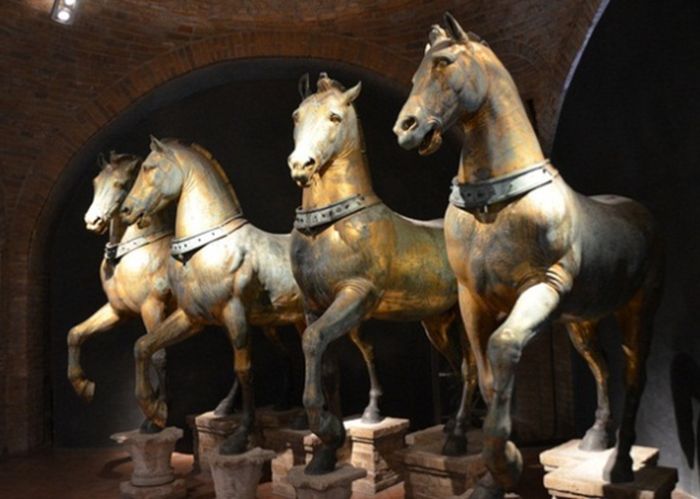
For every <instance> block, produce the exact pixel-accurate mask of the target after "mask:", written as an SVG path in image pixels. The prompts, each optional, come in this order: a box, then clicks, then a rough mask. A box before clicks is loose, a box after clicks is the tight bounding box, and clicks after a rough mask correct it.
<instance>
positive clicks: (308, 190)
mask: <svg viewBox="0 0 700 499" xmlns="http://www.w3.org/2000/svg"><path fill="white" fill-rule="evenodd" d="M302 81H303V80H302ZM306 81H308V80H306ZM359 93H360V84H359V83H358V84H357V85H356V86H355V87H353V88H351V89H349V90H345V89H343V88H342V86H341V85H340V84H338V83H337V82H335V81H333V80H331V79H330V78H328V77H327V76H326V75H325V74H322V75H321V78H320V79H319V81H318V91H317V93H316V94H313V95H309V92H308V83H306V84H302V98H303V101H302V103H301V104H300V106H299V108H298V109H297V110H296V111H294V114H293V119H294V123H295V127H294V142H295V149H294V151H293V152H292V154H291V155H290V156H289V160H288V162H289V167H290V170H291V176H292V178H293V179H294V181H295V182H296V183H297V184H298V185H299V186H300V187H302V188H303V195H302V206H301V209H299V210H297V217H296V223H295V230H294V231H293V232H292V268H293V271H294V276H295V278H296V280H297V282H298V283H299V286H300V287H301V289H302V291H303V294H304V310H305V312H306V315H307V322H308V324H309V325H308V327H307V328H306V331H305V332H304V336H303V349H304V356H305V360H306V383H305V389H304V406H305V407H306V409H307V413H308V416H309V423H310V426H311V429H312V431H313V432H314V433H316V434H317V435H318V436H319V437H320V438H321V440H322V442H323V444H322V445H321V446H320V447H319V449H317V451H316V453H315V455H314V458H313V460H312V461H311V462H310V463H309V464H308V465H307V468H306V471H307V473H313V474H320V473H327V472H330V471H332V470H333V469H334V467H335V462H336V456H335V451H336V449H338V448H339V447H340V446H341V445H342V443H343V441H344V429H343V425H342V422H341V420H340V419H339V418H338V417H337V416H336V415H334V414H331V413H330V412H329V411H328V410H327V408H326V407H325V406H324V403H325V401H324V396H323V393H322V391H321V360H322V357H323V355H324V352H325V351H326V349H327V348H328V346H329V344H330V343H331V342H332V341H333V340H335V339H337V338H339V337H341V336H343V335H344V334H348V333H350V335H351V338H352V339H353V340H354V341H355V342H356V343H358V346H359V347H360V349H361V350H362V352H363V354H364V355H365V357H366V358H367V357H369V358H371V357H372V355H373V354H372V350H371V348H370V346H369V345H366V344H362V343H361V342H359V341H358V340H359V336H358V334H357V328H358V327H359V326H360V324H361V323H362V321H363V320H365V319H367V318H370V317H373V318H377V319H385V320H394V321H421V322H422V324H423V326H424V328H425V330H426V332H427V334H428V337H429V338H430V340H431V341H432V343H433V344H434V345H435V346H436V347H437V348H438V350H440V351H441V352H442V353H443V354H445V355H446V356H447V357H448V359H449V360H450V361H451V362H452V364H453V365H455V366H457V367H458V368H459V365H460V362H461V358H462V357H463V358H464V359H465V362H463V363H462V370H463V375H464V389H463V397H462V403H461V406H460V409H459V412H458V415H457V423H456V424H455V428H454V430H453V431H452V432H451V433H450V434H449V435H448V440H447V442H446V444H445V447H444V451H445V452H447V453H450V454H457V453H460V452H464V451H465V450H466V439H465V430H466V418H467V410H468V406H469V402H470V397H471V394H472V393H473V391H474V388H475V387H476V376H475V369H474V366H473V362H470V361H471V359H472V357H471V355H470V351H469V349H468V347H467V342H466V341H463V338H464V337H465V336H464V334H463V331H462V329H461V324H460V323H459V322H460V321H459V320H458V315H459V314H458V311H457V309H456V307H457V282H456V279H455V277H454V274H453V272H452V270H451V269H450V266H449V263H448V261H447V254H446V251H445V243H444V236H443V229H442V220H434V221H430V222H418V221H414V220H410V219H407V218H405V217H402V216H401V215H398V214H396V213H394V212H393V211H391V210H390V209H389V208H388V207H387V206H386V205H384V204H383V203H382V202H381V200H380V199H379V198H378V197H377V196H376V194H375V193H374V191H373V189H372V184H371V179H370V174H369V168H368V165H367V159H366V157H365V153H364V144H363V139H362V132H361V129H360V123H359V121H358V118H357V115H356V114H355V109H354V107H353V105H352V103H353V101H354V100H355V99H356V98H357V96H358V95H359ZM452 326H455V327H454V328H452ZM451 328H452V331H451V332H452V334H454V335H457V338H456V341H451V338H450V330H451ZM460 340H462V341H460ZM467 364H469V366H467ZM468 367H471V369H469V368H468ZM370 373H371V378H370V381H371V384H372V390H371V393H372V398H371V400H370V406H369V407H368V408H367V410H366V411H365V416H366V417H369V418H371V419H373V418H376V417H377V416H378V413H377V412H376V411H377V398H378V396H379V395H380V393H381V389H380V388H379V384H378V380H377V378H376V373H374V371H373V370H372V371H370Z"/></svg>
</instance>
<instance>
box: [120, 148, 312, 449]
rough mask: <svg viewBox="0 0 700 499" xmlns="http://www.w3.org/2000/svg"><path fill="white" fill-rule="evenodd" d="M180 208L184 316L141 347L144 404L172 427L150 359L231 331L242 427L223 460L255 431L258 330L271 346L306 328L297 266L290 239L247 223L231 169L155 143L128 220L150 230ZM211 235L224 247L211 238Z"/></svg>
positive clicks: (178, 265)
mask: <svg viewBox="0 0 700 499" xmlns="http://www.w3.org/2000/svg"><path fill="white" fill-rule="evenodd" d="M174 200H177V201H178V203H177V216H176V220H175V238H176V239H175V240H174V241H173V242H175V243H177V242H179V245H178V246H174V247H175V248H176V254H177V259H176V258H170V259H169V264H168V274H169V276H170V281H171V283H173V291H174V293H175V296H176V298H177V303H178V308H177V310H176V311H175V312H174V313H173V314H172V315H170V316H169V317H168V318H167V319H166V320H165V322H163V324H162V325H161V326H160V327H158V328H157V329H156V330H155V331H153V333H152V334H150V335H146V336H143V337H141V338H140V339H139V340H138V342H137V343H136V348H135V349H134V356H135V359H136V397H137V399H138V401H139V404H140V405H141V408H142V410H143V412H144V414H145V415H146V417H147V418H149V419H151V420H152V421H153V422H154V424H155V425H157V426H158V427H163V426H165V420H166V416H167V406H166V404H165V402H164V401H163V400H158V399H157V398H156V397H155V396H154V391H153V388H152V386H151V383H150V380H149V378H148V376H147V373H148V365H149V363H150V358H151V355H152V354H153V352H156V351H158V350H160V349H162V348H165V347H167V346H170V345H173V344H175V343H178V342H180V341H183V340H185V339H186V338H188V337H190V336H192V335H194V334H197V333H198V332H199V331H201V330H202V328H203V326H204V325H206V324H218V325H223V326H224V327H225V328H226V330H227V332H228V335H229V340H230V341H231V345H232V346H233V349H234V369H235V371H236V375H237V378H238V381H239V383H240V386H241V392H242V397H243V418H242V422H241V426H240V427H239V428H238V429H237V431H236V432H235V433H234V434H233V435H231V437H229V438H228V439H227V440H226V441H225V442H224V443H223V444H222V446H221V452H222V453H225V454H233V453H240V452H243V451H245V449H246V448H247V446H248V437H249V436H250V434H251V432H252V431H253V430H254V411H255V407H254V400H253V385H252V379H251V372H250V368H251V341H250V335H249V332H250V326H251V325H252V326H259V327H261V328H262V329H263V330H264V331H265V332H266V334H268V336H274V335H275V330H274V328H275V327H277V326H281V325H287V324H294V325H296V326H297V328H298V329H299V330H303V328H304V319H303V312H302V306H301V296H300V293H299V288H298V287H297V285H296V282H295V281H294V277H293V276H292V272H291V265H290V263H289V241H290V236H289V235H288V234H269V233H267V232H264V231H262V230H260V229H257V228H256V227H254V226H253V225H252V224H250V223H247V221H246V220H245V218H243V213H242V211H241V208H240V205H239V203H238V199H237V197H236V194H235V192H234V190H233V188H232V187H231V185H230V184H229V182H228V180H227V179H226V175H225V174H224V172H223V169H222V168H221V166H220V165H219V164H218V163H217V162H216V160H214V158H212V156H211V154H209V152H208V151H206V150H204V149H203V148H201V147H199V146H197V145H191V146H188V145H185V144H182V143H179V142H177V141H159V140H157V139H155V138H153V139H152V140H151V153H150V154H149V155H148V157H147V158H146V159H145V160H144V162H143V164H142V166H141V169H140V171H139V174H138V177H137V179H136V182H135V183H134V186H133V188H132V190H131V192H130V193H129V195H128V197H127V199H126V200H125V201H124V204H123V208H122V213H123V218H124V220H125V221H126V222H127V223H129V224H135V225H136V226H137V227H143V226H145V225H146V224H147V223H148V220H150V219H152V217H153V216H154V214H155V213H158V212H159V211H160V210H162V209H163V208H164V207H165V206H167V205H168V204H169V203H171V202H172V201H174ZM212 232H216V234H218V237H210V236H211V233H212ZM198 239H201V240H202V241H204V242H205V243H206V244H199V243H198V241H197V240H198ZM202 241H200V242H202ZM185 243H191V245H190V246H186V245H185ZM168 249H169V250H170V248H168Z"/></svg>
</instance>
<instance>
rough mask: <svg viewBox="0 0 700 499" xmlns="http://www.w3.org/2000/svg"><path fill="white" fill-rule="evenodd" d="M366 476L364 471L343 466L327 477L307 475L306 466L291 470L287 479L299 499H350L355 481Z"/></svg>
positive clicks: (347, 465) (346, 465)
mask: <svg viewBox="0 0 700 499" xmlns="http://www.w3.org/2000/svg"><path fill="white" fill-rule="evenodd" d="M366 475H367V471H365V470H363V469H360V468H355V467H354V466H351V465H349V464H341V465H340V466H338V468H336V470H335V471H334V472H332V473H328V474H326V475H307V474H306V473H304V466H295V467H294V468H292V469H291V470H289V474H288V476H287V478H288V480H289V483H290V484H291V485H292V486H293V487H294V490H295V492H296V497H298V498H299V499H349V498H350V496H351V495H352V483H353V481H355V480H358V479H360V478H363V477H365V476H366Z"/></svg>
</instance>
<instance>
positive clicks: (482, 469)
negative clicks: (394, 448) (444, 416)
mask: <svg viewBox="0 0 700 499" xmlns="http://www.w3.org/2000/svg"><path fill="white" fill-rule="evenodd" d="M429 435H432V437H429ZM444 439H445V437H444V434H443V432H442V428H441V427H440V431H436V430H435V429H432V431H431V432H428V434H427V435H426V433H422V434H421V435H418V438H416V435H412V436H407V437H406V440H407V441H412V442H421V443H418V444H414V445H411V446H409V447H407V448H405V449H403V450H400V451H398V452H396V453H395V457H396V460H397V462H398V463H399V466H400V469H401V475H402V478H403V480H404V488H405V492H406V497H407V498H413V499H444V498H446V497H452V496H460V495H462V494H464V493H465V492H466V491H467V490H468V489H469V488H471V487H473V486H474V485H475V484H476V482H477V480H478V479H479V478H480V477H481V476H482V475H483V474H484V473H486V465H485V464H484V461H483V459H482V458H481V449H482V433H481V430H470V431H469V432H468V433H467V439H468V442H469V443H468V445H469V453H468V454H467V455H466V456H458V457H451V456H444V455H442V454H441V451H442V446H443V444H444Z"/></svg>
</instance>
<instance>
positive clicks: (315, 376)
mask: <svg viewBox="0 0 700 499" xmlns="http://www.w3.org/2000/svg"><path fill="white" fill-rule="evenodd" d="M376 303H377V293H376V291H375V289H374V286H373V284H372V283H371V282H369V281H366V280H355V281H352V282H350V283H347V284H346V285H345V286H344V287H342V288H341V289H340V291H339V292H338V293H337V294H336V297H335V300H334V301H333V303H332V304H331V306H330V307H328V309H327V310H326V311H325V313H324V314H323V315H322V316H321V317H320V318H319V319H318V320H317V321H315V322H314V323H312V324H309V326H308V327H307V328H306V331H304V337H303V339H302V344H303V349H304V359H305V364H306V382H305V386H304V407H305V408H306V411H307V414H308V417H309V426H310V427H311V431H313V432H314V433H315V434H316V435H317V436H318V437H319V438H320V439H321V442H322V444H321V445H320V446H319V448H318V449H317V450H316V452H315V453H314V457H313V459H312V460H311V462H309V464H308V465H307V466H306V473H308V474H312V475H320V474H324V473H330V472H331V471H333V470H334V469H335V464H336V461H337V457H336V450H337V449H339V448H340V447H341V446H342V445H343V442H344V441H345V428H344V427H343V422H342V421H341V420H340V418H338V417H337V416H335V415H333V414H331V413H330V412H329V411H328V409H327V407H326V406H325V400H324V397H323V390H322V380H321V378H322V372H321V363H322V360H323V355H324V353H325V351H326V349H327V348H328V345H329V344H330V343H331V342H332V341H333V340H335V339H337V338H339V337H341V336H342V335H344V334H346V333H348V332H349V331H350V330H351V329H353V328H355V327H357V326H359V324H360V323H361V322H362V320H363V319H364V318H365V316H367V315H368V314H369V313H370V311H371V310H372V309H373V307H374V306H375V305H376Z"/></svg>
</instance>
